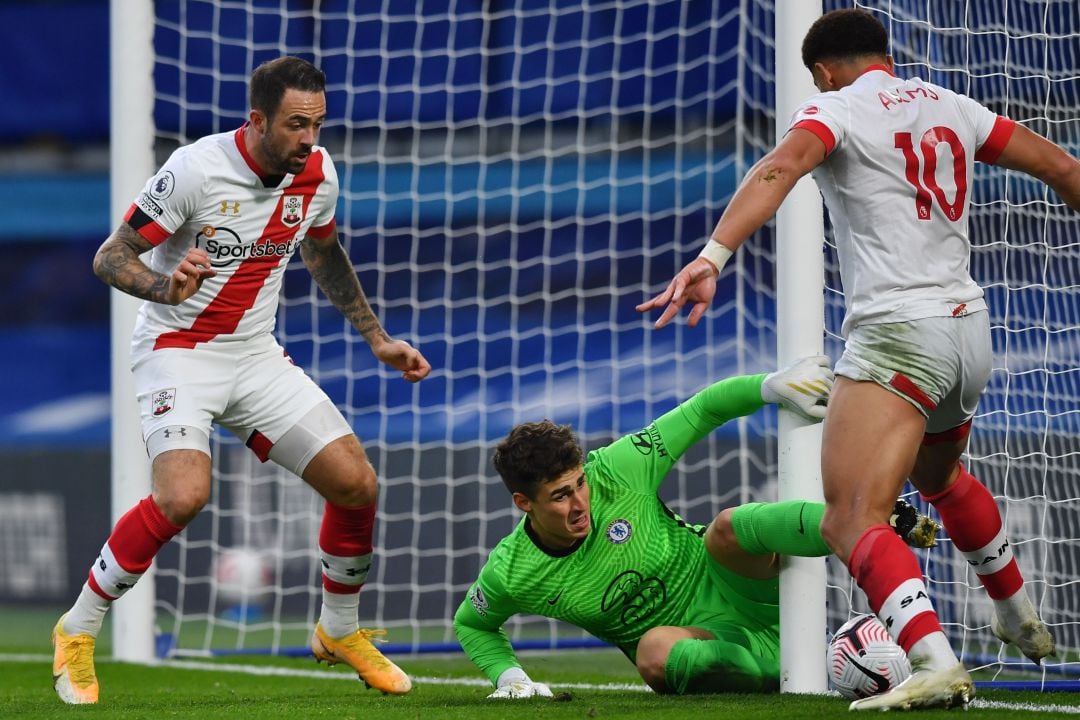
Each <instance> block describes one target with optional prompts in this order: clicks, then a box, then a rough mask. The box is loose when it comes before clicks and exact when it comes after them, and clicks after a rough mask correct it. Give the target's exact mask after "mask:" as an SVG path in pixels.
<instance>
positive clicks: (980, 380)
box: [835, 310, 993, 434]
mask: <svg viewBox="0 0 1080 720" xmlns="http://www.w3.org/2000/svg"><path fill="white" fill-rule="evenodd" d="M992 364H993V351H992V349H991V344H990V314H989V313H988V312H986V311H985V310H983V311H979V312H975V313H972V314H970V315H964V316H961V317H930V318H922V319H919V320H907V321H904V322H898V323H883V324H876V325H860V326H858V327H856V328H855V329H853V330H852V331H851V332H850V333H849V334H848V338H847V342H846V343H845V345H844V354H843V356H842V357H841V358H840V362H838V363H836V368H835V373H836V374H837V375H843V376H844V377H847V378H851V379H852V380H868V381H871V382H875V383H877V384H878V385H880V386H881V387H883V388H885V389H886V390H888V391H890V392H892V393H895V394H896V395H899V396H900V397H902V398H904V399H905V400H907V401H908V402H910V403H911V404H912V405H914V406H915V407H916V408H918V409H919V411H920V412H922V414H923V415H925V416H926V432H927V433H928V434H938V433H944V432H945V431H948V430H953V429H954V428H958V427H960V426H962V425H964V424H965V423H966V422H967V421H968V420H970V419H971V417H972V415H974V414H975V407H976V405H978V402H979V396H980V395H981V394H982V391H983V389H984V388H985V387H986V383H987V381H988V380H989V379H990V371H991V368H992Z"/></svg>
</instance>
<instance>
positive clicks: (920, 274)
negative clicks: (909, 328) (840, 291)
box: [793, 66, 1012, 335]
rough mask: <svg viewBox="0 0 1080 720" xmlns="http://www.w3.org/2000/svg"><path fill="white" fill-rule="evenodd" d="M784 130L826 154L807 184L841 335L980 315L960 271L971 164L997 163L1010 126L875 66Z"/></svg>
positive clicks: (978, 301)
mask: <svg viewBox="0 0 1080 720" xmlns="http://www.w3.org/2000/svg"><path fill="white" fill-rule="evenodd" d="M793 127H798V128H802V129H807V130H810V131H811V132H814V133H815V134H817V135H818V137H820V138H821V139H822V141H823V142H824V143H825V145H826V148H827V150H828V156H827V157H826V159H825V161H824V162H823V163H822V164H821V165H820V166H818V168H817V169H815V170H814V173H813V176H814V180H815V181H816V182H817V184H818V187H819V188H820V189H821V193H822V195H823V196H824V198H825V202H826V204H827V205H828V207H829V217H830V219H831V221H832V224H833V231H834V235H835V239H836V244H837V250H838V253H839V257H840V272H841V280H842V282H843V285H844V295H845V300H846V303H847V316H846V318H845V321H844V328H843V332H844V334H845V335H846V334H847V333H848V331H849V330H850V329H851V328H852V327H854V326H855V325H857V324H860V323H880V322H896V321H902V320H910V319H916V318H922V317H935V316H947V315H953V314H957V313H958V312H964V311H967V312H971V311H975V310H978V309H981V308H983V307H985V303H984V302H983V301H982V290H981V289H980V288H979V286H978V285H977V284H976V283H975V282H974V280H973V279H972V278H971V275H970V273H969V271H968V261H969V251H970V243H969V239H968V207H969V205H970V200H971V187H972V178H973V170H974V161H975V160H976V159H979V160H988V161H992V160H993V159H995V158H996V157H997V154H998V153H1000V151H1001V147H1003V146H1004V143H1005V142H1006V141H1007V140H1008V137H1009V133H1011V129H1012V124H1011V122H1010V121H1007V120H1004V119H1003V118H998V117H997V116H996V115H995V114H994V113H992V112H990V111H989V110H987V109H986V108H984V107H983V106H981V105H979V104H978V103H976V102H975V101H973V100H971V99H969V98H966V97H964V96H962V95H958V94H956V93H953V92H951V91H949V90H946V89H944V88H941V87H938V86H935V85H932V84H929V83H924V82H923V81H922V80H919V79H911V80H904V79H900V78H897V77H895V76H894V75H893V74H892V73H891V72H889V71H888V70H887V69H886V68H885V67H884V66H873V67H871V68H870V69H868V70H867V71H866V72H865V73H863V74H862V75H861V76H860V77H859V78H858V79H857V80H856V81H855V82H854V83H852V84H851V85H849V86H847V87H845V88H843V89H841V90H838V91H835V92H828V93H822V94H820V95H815V96H814V97H812V98H810V99H809V100H808V101H807V102H806V103H805V104H804V105H803V106H802V107H801V108H800V109H799V111H798V112H797V113H796V115H795V117H794V119H793ZM957 308H961V309H960V310H957Z"/></svg>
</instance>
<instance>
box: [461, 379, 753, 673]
mask: <svg viewBox="0 0 1080 720" xmlns="http://www.w3.org/2000/svg"><path fill="white" fill-rule="evenodd" d="M764 378H765V376H764V375H763V374H762V375H751V376H744V377H734V378H729V379H727V380H722V381H720V382H717V383H715V384H713V385H711V386H709V387H708V388H706V389H704V390H702V391H701V392H699V393H698V394H696V395H694V396H693V397H692V398H690V399H689V400H687V401H686V402H684V403H682V404H681V405H679V406H678V407H676V408H675V409H673V410H671V411H670V412H668V413H666V414H664V415H663V416H661V417H660V418H658V419H656V420H655V421H654V422H653V423H652V424H650V425H649V426H648V427H646V428H645V429H643V430H641V431H640V432H637V433H634V434H632V435H627V436H625V437H622V438H620V439H619V440H617V441H615V442H614V443H612V444H611V445H608V446H606V447H603V448H600V449H598V450H594V451H592V452H590V453H589V455H588V458H587V459H586V462H585V479H586V482H588V484H589V492H590V496H591V519H592V529H591V530H590V532H589V534H588V536H586V537H585V538H583V539H582V540H581V541H579V542H578V543H577V544H575V545H574V546H573V547H571V548H568V549H566V550H562V551H556V550H552V549H550V548H545V547H543V546H541V545H540V543H539V541H538V540H537V539H536V536H535V534H534V533H533V531H532V528H531V527H530V526H529V522H528V518H524V519H522V521H521V523H519V524H518V526H517V527H516V528H515V529H514V531H513V532H511V533H510V534H509V535H508V536H506V537H505V538H503V539H502V540H501V541H500V542H499V544H498V545H496V546H495V549H493V550H492V551H491V554H490V555H489V557H488V561H487V563H486V564H485V565H484V567H483V568H481V570H480V576H479V578H478V579H477V580H476V582H475V583H473V585H472V587H470V588H469V591H468V594H467V596H466V598H465V600H464V601H463V602H462V603H461V606H460V607H459V608H458V610H457V613H456V614H455V616H454V630H455V632H456V633H457V637H458V640H459V641H460V642H461V646H462V648H463V649H464V650H465V653H466V654H467V655H468V656H469V658H470V659H471V660H472V661H473V662H474V663H475V664H476V665H477V666H478V667H479V668H480V670H481V671H482V672H483V673H484V674H485V675H487V677H488V678H490V679H491V681H492V682H493V683H494V682H495V681H496V679H497V678H498V677H499V675H500V674H501V673H502V672H503V671H504V670H506V669H508V668H510V667H517V666H518V663H517V660H516V657H515V655H514V652H513V649H512V648H511V646H510V642H509V640H508V639H507V637H506V634H505V633H504V632H503V630H502V626H503V623H505V622H506V620H507V619H508V618H509V617H510V616H512V615H515V614H518V613H525V614H532V615H542V616H545V617H550V618H555V619H558V620H563V621H566V622H568V623H571V624H573V625H576V626H578V627H581V628H583V629H585V630H586V631H588V632H590V633H591V634H593V635H594V636H596V637H598V638H600V639H601V640H604V641H606V642H608V643H611V644H612V645H615V646H617V647H619V648H620V649H621V650H622V651H623V652H624V653H626V655H627V656H628V657H629V658H630V659H631V660H634V658H635V654H636V649H637V643H638V641H639V640H640V639H641V636H642V635H644V634H645V632H646V631H647V630H649V629H650V628H653V627H657V626H661V625H680V620H681V619H682V618H683V617H684V616H685V615H686V613H687V610H688V609H690V605H691V603H692V601H693V600H694V598H695V596H696V595H697V589H698V588H699V586H700V584H701V583H702V582H703V580H704V578H705V577H706V575H707V572H706V562H707V561H708V560H707V555H706V551H705V543H704V540H703V535H704V532H705V527H704V526H702V525H691V524H689V523H687V522H685V521H684V520H683V519H682V518H680V517H679V516H678V515H676V514H675V513H674V512H672V511H671V510H670V509H669V508H668V507H667V506H666V505H665V504H664V502H663V501H662V500H661V499H660V498H659V496H658V495H657V490H658V488H659V487H660V484H661V482H662V481H663V479H664V476H665V475H666V474H667V472H668V471H669V470H670V469H671V467H672V466H673V465H674V464H675V462H676V461H678V459H679V458H680V457H681V456H682V455H683V453H685V452H686V450H687V448H689V447H690V446H691V445H693V444H694V443H696V442H697V441H699V440H701V439H702V438H703V437H705V436H706V435H707V434H708V433H710V432H711V431H712V430H714V429H715V428H717V427H719V426H720V425H722V424H724V423H725V422H727V421H728V420H731V419H732V418H736V417H740V416H743V415H748V414H750V413H752V412H754V411H755V410H757V409H759V408H760V407H761V406H762V405H763V402H762V400H761V383H762V382H763V380H764Z"/></svg>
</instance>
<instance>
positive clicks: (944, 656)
mask: <svg viewBox="0 0 1080 720" xmlns="http://www.w3.org/2000/svg"><path fill="white" fill-rule="evenodd" d="M908 659H910V660H911V665H912V667H913V669H918V670H948V669H949V668H951V667H952V666H954V665H956V663H958V662H959V660H957V659H956V653H955V652H953V649H952V645H950V644H949V639H948V638H947V637H945V633H943V632H932V633H930V634H929V635H925V636H923V637H922V638H921V639H920V640H919V641H918V642H917V643H915V644H914V645H912V646H911V650H910V651H909V652H908ZM916 666H917V667H916Z"/></svg>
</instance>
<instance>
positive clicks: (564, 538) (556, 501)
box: [514, 465, 592, 549]
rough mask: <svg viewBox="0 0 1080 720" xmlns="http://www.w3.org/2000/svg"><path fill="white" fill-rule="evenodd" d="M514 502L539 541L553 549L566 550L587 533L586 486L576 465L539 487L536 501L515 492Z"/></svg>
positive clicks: (587, 503) (581, 470) (582, 469)
mask: <svg viewBox="0 0 1080 720" xmlns="http://www.w3.org/2000/svg"><path fill="white" fill-rule="evenodd" d="M514 502H515V503H517V506H518V507H519V508H521V509H522V510H524V511H525V512H526V513H528V514H529V522H530V523H531V524H532V528H533V531H534V532H535V533H536V535H537V537H539V538H540V541H541V542H542V543H544V545H546V546H547V547H550V548H554V549H563V548H568V547H570V546H571V545H573V544H574V543H576V542H577V541H578V540H580V539H581V538H583V537H585V536H586V535H588V534H589V530H591V529H592V520H591V518H590V516H589V510H590V508H589V483H588V482H586V480H585V469H584V468H583V467H582V466H580V465H579V466H577V467H575V468H571V469H570V470H567V471H566V472H564V473H563V474H562V475H559V476H558V477H556V478H555V479H553V480H548V481H547V482H545V483H543V484H542V485H540V486H539V488H538V489H537V492H536V497H535V498H528V497H526V496H525V495H524V494H522V493H514Z"/></svg>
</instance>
